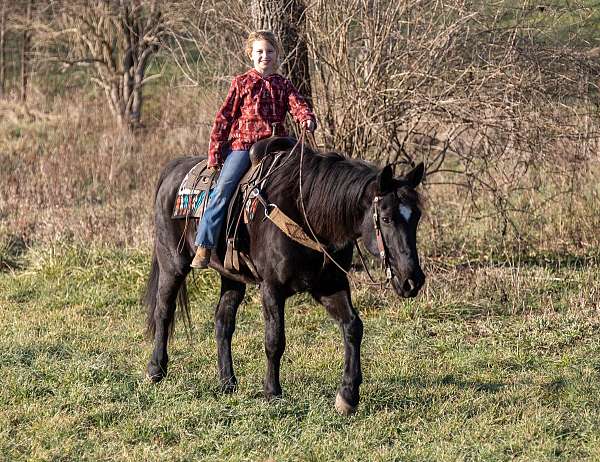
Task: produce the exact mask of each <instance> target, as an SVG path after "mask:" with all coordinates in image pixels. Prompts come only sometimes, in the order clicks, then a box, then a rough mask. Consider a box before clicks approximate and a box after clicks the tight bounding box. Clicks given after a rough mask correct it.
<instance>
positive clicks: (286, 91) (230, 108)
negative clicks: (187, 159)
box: [208, 69, 316, 166]
mask: <svg viewBox="0 0 600 462" xmlns="http://www.w3.org/2000/svg"><path fill="white" fill-rule="evenodd" d="M288 111H289V112H290V113H291V114H292V116H293V117H294V119H295V120H296V122H298V123H302V122H304V121H306V120H309V119H311V120H313V121H314V122H315V123H316V121H315V115H314V114H313V112H312V111H311V110H310V108H309V107H308V105H307V104H306V101H305V99H304V98H303V97H302V96H301V95H300V94H299V93H298V90H296V88H294V86H293V85H292V83H291V82H290V81H289V80H288V79H286V78H285V77H282V76H281V75H279V74H271V75H269V76H267V77H263V76H261V75H260V74H259V73H258V72H257V71H256V70H255V69H250V70H249V71H248V72H246V73H245V74H242V75H238V76H237V77H235V78H234V79H233V82H232V83H231V87H230V88H229V93H228V94H227V98H225V102H224V103H223V106H222V107H221V109H220V110H219V112H217V117H216V119H215V123H214V124H213V127H212V132H211V134H210V146H209V148H208V165H209V166H214V165H218V164H222V163H223V161H224V160H225V155H224V153H223V147H224V146H225V145H226V144H227V142H229V143H230V146H231V149H233V150H248V149H250V147H251V146H252V145H253V144H254V143H255V142H256V141H258V140H260V139H263V138H267V137H269V136H271V133H272V124H273V123H277V126H276V131H275V134H276V135H278V136H286V135H287V132H286V129H285V126H284V120H285V115H286V113H287V112H288Z"/></svg>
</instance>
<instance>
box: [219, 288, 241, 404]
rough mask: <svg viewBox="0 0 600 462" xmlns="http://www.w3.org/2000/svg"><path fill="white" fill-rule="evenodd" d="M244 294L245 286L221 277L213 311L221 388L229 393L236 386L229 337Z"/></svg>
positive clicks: (233, 328)
mask: <svg viewBox="0 0 600 462" xmlns="http://www.w3.org/2000/svg"><path fill="white" fill-rule="evenodd" d="M245 292H246V285H245V284H243V283H241V282H237V281H234V280H232V279H228V278H226V277H225V276H221V298H220V299H219V304H218V305H217V309H216V310H215V337H216V340H217V362H218V367H219V377H220V378H221V387H222V390H223V391H224V392H225V393H231V392H232V391H234V390H235V388H236V386H237V379H236V378H235V374H234V373H233V361H232V358H231V337H232V336H233V332H234V330H235V317H236V314H237V309H238V306H239V305H240V303H242V300H243V299H244V294H245Z"/></svg>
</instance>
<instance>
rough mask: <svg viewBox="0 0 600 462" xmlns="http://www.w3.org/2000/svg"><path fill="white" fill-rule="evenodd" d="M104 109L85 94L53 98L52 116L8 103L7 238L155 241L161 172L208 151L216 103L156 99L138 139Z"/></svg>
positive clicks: (179, 93) (0, 134)
mask: <svg viewBox="0 0 600 462" xmlns="http://www.w3.org/2000/svg"><path fill="white" fill-rule="evenodd" d="M82 101H85V103H84V104H83V103H82ZM103 104H104V101H103V100H102V99H100V98H98V99H96V98H95V97H91V98H90V96H86V94H85V91H79V92H77V93H76V94H71V95H69V97H62V98H56V99H55V100H54V104H53V105H52V107H49V108H48V110H47V111H46V112H45V113H37V114H31V112H28V111H26V110H24V109H22V108H20V107H19V106H17V105H15V103H11V102H4V103H2V108H1V111H2V112H3V113H6V114H9V115H10V116H9V117H6V118H4V119H3V122H2V123H0V153H1V154H0V156H1V157H2V159H1V163H2V166H3V168H2V173H1V174H0V182H1V184H2V190H1V195H0V210H1V214H2V215H1V216H2V224H1V228H2V232H3V233H7V234H10V235H18V236H22V237H23V238H24V239H25V240H26V241H28V242H33V241H39V242H44V241H49V240H56V239H67V240H75V241H78V240H82V241H86V242H91V241H94V242H100V243H113V244H116V245H139V244H141V243H144V242H146V241H147V240H148V238H149V236H150V225H151V215H150V210H151V204H152V200H153V193H154V185H155V181H156V178H157V175H158V172H159V170H160V168H161V166H162V165H164V164H165V163H166V162H167V161H168V160H170V159H172V158H174V157H177V156H181V155H190V154H200V153H202V152H204V151H205V150H206V147H207V140H208V133H209V129H210V124H211V118H212V117H213V114H214V112H215V110H216V107H215V104H216V103H215V98H214V97H212V96H211V95H210V94H208V93H203V94H201V93H200V92H199V91H198V90H193V89H179V90H178V89H174V90H169V91H166V92H164V93H161V94H158V95H156V96H155V97H153V96H150V98H149V99H148V101H147V106H146V109H147V114H146V121H147V124H146V127H145V128H144V129H143V130H139V131H137V132H135V133H133V134H131V133H123V132H122V131H121V130H119V129H118V128H117V127H115V126H114V124H113V121H112V119H111V117H110V116H109V115H108V114H106V112H107V111H106V108H105V107H104V106H103Z"/></svg>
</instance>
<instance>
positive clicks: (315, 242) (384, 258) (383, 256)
mask: <svg viewBox="0 0 600 462" xmlns="http://www.w3.org/2000/svg"><path fill="white" fill-rule="evenodd" d="M305 135H306V129H302V132H301V133H300V138H299V139H298V141H297V142H296V145H295V146H294V147H293V148H292V152H293V151H294V150H295V149H296V147H297V146H298V145H300V171H299V177H300V178H299V185H300V204H301V206H302V215H303V217H304V222H305V223H306V226H307V228H308V230H309V231H310V234H311V235H312V239H311V238H310V237H309V236H307V235H306V234H305V233H304V231H303V230H302V228H301V227H300V226H299V225H297V224H296V223H294V222H293V221H292V220H291V219H289V218H288V217H286V218H288V219H289V220H290V221H292V223H294V225H296V226H297V228H298V229H299V230H300V233H301V234H302V235H303V239H302V240H299V239H297V238H296V237H295V236H293V235H290V233H288V232H286V229H284V228H283V227H281V226H279V225H278V224H277V223H276V222H275V221H274V220H273V219H271V217H270V214H271V213H269V208H268V207H269V206H272V207H277V206H274V204H268V205H267V204H266V203H263V206H265V215H266V216H267V217H268V218H269V219H271V221H273V222H274V223H275V224H276V225H277V226H278V227H279V228H280V229H281V230H282V231H283V232H284V233H285V234H286V235H287V236H288V237H290V238H291V239H293V240H295V241H296V242H299V243H301V244H303V245H305V246H307V247H310V248H312V249H314V250H317V251H320V252H322V253H323V254H324V255H325V256H326V257H327V258H329V259H330V260H331V261H332V262H333V263H334V264H335V265H336V266H337V267H338V268H339V269H340V270H341V271H342V272H343V273H344V274H345V275H346V276H348V278H349V279H353V278H352V275H351V274H350V273H349V272H348V271H346V270H345V269H344V268H343V267H342V266H341V265H340V264H339V263H338V262H337V261H336V260H335V258H333V256H332V255H331V254H330V253H329V252H327V250H326V249H325V246H324V245H323V244H321V242H319V239H318V238H317V236H316V233H315V232H314V231H313V228H312V226H311V225H310V221H309V220H308V216H307V214H306V208H305V206H304V196H303V193H302V166H303V164H304V138H305ZM382 199H383V198H382V197H381V196H375V198H374V199H373V227H374V229H375V236H376V240H377V249H378V250H379V258H380V260H381V263H382V267H383V268H384V269H385V275H386V279H385V281H375V279H374V278H373V276H372V275H371V273H370V271H369V268H368V266H367V264H366V262H365V259H364V257H363V254H362V252H361V251H360V247H359V246H358V241H357V240H356V239H354V245H355V246H356V250H357V253H358V255H359V257H360V260H361V262H362V264H363V267H364V268H365V271H366V272H367V275H368V276H369V279H370V280H371V282H370V283H369V284H370V285H377V286H385V285H387V284H389V283H390V282H391V280H392V277H393V273H392V268H391V266H390V261H389V258H388V254H387V251H386V245H385V241H384V239H383V233H382V232H381V224H380V219H379V217H380V212H379V204H380V202H381V200H382ZM263 202H264V201H263ZM277 210H279V209H278V208H277ZM281 213H283V212H281ZM307 239H308V240H309V241H310V243H307V242H306V240H307Z"/></svg>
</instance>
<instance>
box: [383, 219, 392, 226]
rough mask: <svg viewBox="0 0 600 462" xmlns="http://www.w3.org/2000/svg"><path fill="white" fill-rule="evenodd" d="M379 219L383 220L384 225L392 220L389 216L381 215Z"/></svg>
mask: <svg viewBox="0 0 600 462" xmlns="http://www.w3.org/2000/svg"><path fill="white" fill-rule="evenodd" d="M381 221H383V222H384V223H385V224H386V225H389V224H390V223H391V222H392V220H391V218H390V217H381Z"/></svg>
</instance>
